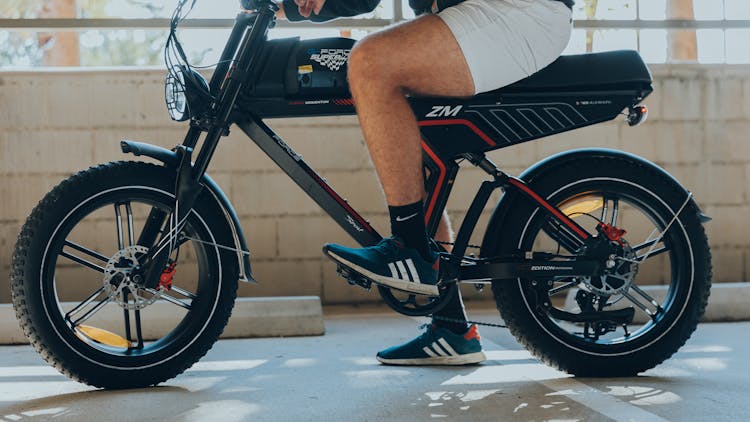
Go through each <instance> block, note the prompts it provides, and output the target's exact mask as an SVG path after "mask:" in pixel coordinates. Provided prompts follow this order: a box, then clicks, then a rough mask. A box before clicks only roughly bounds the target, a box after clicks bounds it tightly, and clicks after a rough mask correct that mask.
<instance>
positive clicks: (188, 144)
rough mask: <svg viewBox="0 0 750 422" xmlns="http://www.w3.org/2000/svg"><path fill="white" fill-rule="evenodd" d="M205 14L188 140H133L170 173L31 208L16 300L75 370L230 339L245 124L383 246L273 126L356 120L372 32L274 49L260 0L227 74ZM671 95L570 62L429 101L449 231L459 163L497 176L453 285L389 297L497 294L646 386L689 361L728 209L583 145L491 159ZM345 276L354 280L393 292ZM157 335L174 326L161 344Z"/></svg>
mask: <svg viewBox="0 0 750 422" xmlns="http://www.w3.org/2000/svg"><path fill="white" fill-rule="evenodd" d="M185 3H187V1H186V0H181V1H180V4H179V6H178V8H177V10H176V12H175V15H174V17H173V19H172V25H171V31H170V36H169V39H168V42H167V47H166V58H167V65H168V66H167V67H168V73H169V74H168V76H167V78H166V83H165V87H166V102H167V108H168V111H169V113H170V115H171V117H172V118H173V119H174V120H177V121H188V122H189V129H188V130H187V134H186V135H185V138H184V140H183V142H182V143H181V144H179V145H177V146H175V147H174V148H173V149H172V150H167V149H164V148H160V147H157V146H154V145H150V144H147V143H142V142H136V141H130V140H125V141H122V143H121V148H122V151H123V152H124V153H129V154H133V155H135V156H143V157H150V158H152V159H155V160H157V161H158V162H160V163H161V165H156V164H151V163H146V162H139V161H119V162H110V163H106V164H101V165H97V166H95V167H91V168H89V169H87V170H84V171H81V172H80V173H77V174H75V175H73V176H71V177H70V178H68V179H66V180H64V181H62V182H61V183H60V184H59V185H57V186H56V187H55V188H54V189H52V191H50V192H49V193H48V194H47V195H46V196H45V197H44V198H43V199H42V200H41V201H40V202H39V204H38V205H37V206H36V207H35V208H34V210H33V211H32V212H31V215H30V216H29V217H28V220H27V221H26V223H25V225H24V226H23V229H22V231H21V233H20V235H19V238H18V242H17V244H16V247H15V252H14V254H13V262H12V274H11V290H12V298H13V303H14V306H15V309H16V314H17V317H18V320H19V321H20V325H21V327H22V328H23V330H24V332H25V334H26V335H27V336H28V338H29V340H30V342H31V344H32V345H33V346H34V348H35V349H36V350H37V351H38V352H39V353H40V354H41V355H42V357H43V358H44V359H46V360H47V361H48V362H49V363H50V364H51V365H53V366H54V367H55V368H57V369H58V370H59V371H60V372H62V373H64V374H65V375H67V376H69V377H71V378H73V379H76V380H78V381H80V382H84V383H87V384H91V385H94V386H98V387H104V388H129V387H143V386H149V385H155V384H158V383H161V382H163V381H165V380H167V379H170V378H172V377H174V376H177V375H178V374H180V373H181V372H183V371H185V370H186V369H187V368H189V367H190V366H191V365H193V364H194V363H195V362H196V361H198V360H199V359H200V358H201V357H202V356H203V355H205V353H206V352H207V351H208V350H209V349H210V348H211V347H212V345H213V344H214V343H215V341H216V340H217V338H218V337H219V335H220V334H221V332H222V330H223V328H224V326H225V325H226V323H227V321H228V319H229V316H230V314H231V311H232V306H233V303H234V300H235V296H236V290H237V287H238V281H243V282H254V281H255V279H254V278H253V272H252V267H251V262H250V256H251V251H249V250H248V247H247V243H246V240H245V235H244V231H243V228H242V227H241V225H240V222H239V219H238V217H237V214H236V213H235V211H234V209H233V207H232V204H231V203H230V202H229V200H228V199H227V196H226V195H225V194H224V193H223V192H222V190H221V188H220V187H219V186H218V185H217V183H216V182H215V181H214V180H213V179H211V177H209V175H208V174H207V173H206V169H207V167H208V165H209V163H210V162H211V158H212V156H213V154H214V151H215V150H216V148H217V147H218V146H219V142H220V139H221V138H222V137H223V136H225V135H226V134H227V133H228V131H229V129H230V127H233V125H234V126H236V127H237V128H239V130H241V131H242V132H244V133H245V134H246V135H247V136H248V138H250V139H251V140H252V141H253V142H254V143H255V144H256V145H257V146H258V147H259V148H260V149H261V150H262V151H263V153H265V154H266V155H268V157H270V158H271V159H272V160H273V161H274V162H275V164H276V165H278V167H280V168H281V169H282V170H283V171H284V172H285V173H286V174H287V175H288V176H289V177H290V178H291V179H292V180H294V182H296V184H297V185H299V186H300V187H301V188H302V190H303V191H304V192H305V193H306V194H307V195H309V196H310V197H311V198H312V199H313V200H314V201H315V202H316V203H317V204H319V205H320V207H321V208H322V209H323V210H324V211H325V212H326V213H327V214H328V215H329V216H330V217H331V218H332V219H333V220H334V221H335V222H336V223H337V224H338V225H339V226H340V227H341V228H342V229H343V230H345V231H346V232H347V233H348V234H349V235H351V237H352V238H353V239H354V240H355V241H356V242H358V243H359V244H360V245H363V246H368V245H374V244H376V243H377V242H378V241H380V240H381V235H380V234H379V233H378V232H377V231H376V230H375V228H373V227H372V225H371V224H370V223H369V222H368V221H367V220H366V219H365V218H364V217H363V216H362V215H360V214H359V213H358V212H357V211H355V210H354V208H353V207H352V206H351V205H350V204H349V203H348V202H347V201H346V200H344V199H343V198H342V197H341V196H340V195H339V194H338V193H337V192H336V191H335V190H334V189H333V188H332V187H331V186H330V185H329V184H328V183H327V182H326V181H325V180H324V179H323V178H322V177H321V176H320V175H319V174H318V173H316V172H315V171H314V170H313V169H312V168H311V167H310V166H309V165H308V164H307V163H306V162H305V161H304V160H303V159H302V157H301V156H300V155H299V154H297V153H296V152H295V151H294V149H292V147H291V146H289V145H288V144H286V143H285V142H284V141H283V140H282V139H281V137H280V136H278V135H277V134H276V133H275V132H274V131H273V130H272V129H271V128H270V127H269V126H267V125H266V123H264V120H265V119H267V118H279V117H286V118H292V117H311V116H334V115H337V116H338V115H353V114H354V113H355V104H354V102H353V100H352V98H351V95H350V93H349V90H348V87H347V79H346V71H347V59H348V56H349V53H350V51H351V48H352V45H353V43H354V41H353V40H351V39H346V38H324V39H313V40H300V39H299V38H296V37H295V38H283V39H272V40H270V39H268V36H267V35H268V31H269V28H272V27H273V25H274V23H275V17H274V12H275V10H276V6H275V4H274V3H273V2H271V1H270V0H254V1H252V2H251V3H253V5H252V8H253V9H254V10H252V11H250V12H247V13H245V12H243V13H241V14H239V15H238V16H237V17H236V20H235V24H234V27H233V29H232V32H231V34H230V36H229V38H228V41H227V43H226V46H225V48H224V50H223V53H222V56H221V60H220V62H219V63H218V65H217V66H216V68H215V71H214V72H213V75H212V77H211V78H210V81H209V80H206V79H205V78H204V77H203V76H201V74H200V73H199V72H198V71H196V70H195V69H194V68H192V67H191V66H190V65H189V64H188V62H187V60H186V58H185V54H184V52H183V49H182V47H181V46H180V44H179V41H178V39H177V37H176V30H177V27H178V24H179V23H180V21H181V20H182V19H183V18H184V16H185V11H184V10H183V7H184V6H185ZM651 91H652V78H651V74H650V73H649V70H648V68H647V67H646V66H645V64H644V63H643V61H642V59H641V58H640V56H639V55H638V54H637V53H636V52H634V51H612V52H605V53H595V54H583V55H571V56H563V57H560V58H559V59H558V60H557V61H555V62H554V63H552V64H551V65H550V66H548V67H547V68H545V69H543V70H541V71H540V72H538V73H536V74H534V75H531V76H530V77H528V78H526V79H524V80H521V81H519V82H517V83H514V84H512V85H510V86H507V87H504V88H502V89H498V90H496V91H492V92H487V93H482V94H479V95H476V96H474V97H471V98H432V97H420V96H411V97H410V98H409V101H410V103H411V106H412V107H413V110H414V113H415V115H416V116H417V118H418V121H419V127H420V130H421V135H422V139H423V141H422V148H423V151H424V170H425V175H426V178H425V184H426V190H427V192H428V195H427V199H426V201H425V213H426V223H427V227H428V231H429V234H431V235H434V233H435V232H436V230H437V226H438V223H439V221H440V217H441V214H442V212H443V210H444V209H445V207H446V202H447V200H448V197H449V195H450V192H451V188H452V187H453V184H454V181H455V179H456V176H457V174H458V172H459V169H460V166H459V163H461V162H464V164H466V163H468V164H470V165H473V166H476V167H478V168H480V169H481V170H483V171H484V172H485V173H486V175H487V180H485V181H484V182H482V183H481V185H480V186H479V187H478V192H477V194H476V197H475V198H474V200H473V202H472V203H471V205H470V206H469V208H468V210H467V212H466V214H465V217H464V219H463V222H462V224H461V225H460V229H459V230H458V234H457V236H456V239H455V242H454V244H453V245H452V249H451V252H450V253H445V252H444V253H442V254H441V255H440V271H439V273H440V277H439V282H438V287H439V291H440V294H439V295H438V296H422V295H415V294H411V293H408V292H400V291H397V290H394V289H391V288H386V287H383V286H376V287H377V290H378V291H379V293H380V295H381V296H382V298H383V300H384V301H385V303H386V304H388V306H390V307H391V308H393V309H394V310H395V311H397V312H400V313H402V314H406V315H432V314H434V313H435V312H438V311H439V310H440V309H441V308H442V307H443V306H445V303H446V298H448V297H450V296H451V295H453V294H455V290H456V289H458V286H459V283H469V284H472V285H475V286H484V285H491V287H492V294H493V295H494V298H495V301H496V302H497V307H498V309H499V311H500V314H501V316H502V319H503V321H504V322H505V324H507V326H508V327H509V328H510V331H511V332H512V334H513V335H514V336H515V337H516V338H517V339H518V341H519V342H520V343H521V344H522V345H523V346H524V347H526V348H527V349H528V350H529V351H531V352H532V353H533V354H534V355H535V356H537V357H538V358H540V359H541V360H543V361H544V362H546V363H548V364H550V365H552V366H554V367H557V368H560V369H562V370H564V371H567V372H569V373H571V374H575V375H579V376H629V375H635V374H637V373H639V372H642V371H645V370H647V369H649V368H652V367H654V366H656V365H658V364H659V363H661V362H662V361H664V360H665V359H667V358H669V357H670V356H671V355H672V354H673V353H675V352H676V351H677V350H678V349H679V348H680V347H681V346H682V345H683V344H684V343H685V342H686V341H687V339H688V338H689V337H690V335H691V333H692V332H693V331H694V330H695V328H696V325H697V323H698V321H699V319H700V318H701V316H702V314H703V312H704V308H705V307H706V304H707V300H708V296H709V289H710V285H711V259H710V251H709V246H708V242H707V239H706V235H705V232H704V228H703V223H704V222H706V221H708V220H709V218H708V217H706V216H705V215H704V214H703V213H702V212H701V210H700V208H699V206H698V204H697V203H696V202H695V199H694V198H693V195H692V193H691V192H690V191H688V190H687V189H686V188H685V187H683V186H682V185H681V184H680V183H679V182H678V181H677V180H676V179H675V178H674V177H672V176H671V175H670V174H668V173H667V172H666V171H664V170H663V169H661V168H659V167H658V166H656V165H655V164H653V163H651V162H649V161H647V160H646V159H643V158H641V157H637V156H635V155H632V154H629V153H625V152H621V151H616V150H611V149H601V148H588V149H578V150H574V151H567V152H563V153H560V154H557V155H554V156H551V157H549V158H547V159H544V160H542V161H541V162H539V163H537V164H535V165H533V166H532V167H531V168H529V169H528V170H526V171H524V172H523V173H522V174H521V175H520V176H517V177H515V176H512V175H509V174H507V173H505V172H503V171H502V170H501V169H500V168H498V167H497V166H496V165H495V164H494V163H493V162H492V161H491V160H490V159H488V158H487V155H486V153H487V152H489V151H493V150H497V149H500V148H504V147H508V146H511V145H516V144H519V143H522V142H528V141H532V140H537V139H540V138H543V137H547V136H549V135H554V134H557V133H561V132H566V131H570V130H573V129H578V128H582V127H586V126H590V125H593V124H597V123H600V122H605V121H609V120H612V119H614V118H616V117H618V116H621V115H622V114H625V118H626V119H627V122H628V123H629V124H630V125H631V126H633V125H637V124H640V123H641V122H642V121H643V120H644V119H645V118H646V116H647V110H646V107H645V106H643V105H640V103H641V101H642V100H643V99H644V98H645V97H647V96H648V95H649V94H650V93H651ZM654 142H658V140H654ZM199 146H200V147H199ZM498 189H500V190H502V192H503V194H502V197H501V199H500V200H499V201H498V202H497V204H496V205H495V208H494V212H493V214H492V216H491V218H490V221H489V224H488V226H487V229H486V231H485V233H484V236H483V240H482V242H481V245H471V244H470V243H469V239H470V238H471V235H472V233H473V232H474V229H475V227H476V225H477V221H478V220H479V217H480V213H481V212H482V210H483V209H484V208H485V206H486V204H487V203H488V201H489V200H490V197H491V195H492V193H493V192H495V191H496V190H498ZM269 200H270V199H269ZM89 239H93V240H89ZM434 246H435V247H436V248H440V246H441V245H437V244H436V245H434ZM472 248H476V249H478V253H472V252H469V250H470V249H472ZM178 270H179V271H178ZM339 270H340V273H341V275H343V276H344V277H345V278H346V279H347V280H348V281H349V283H350V284H352V285H355V286H361V287H364V288H368V289H369V288H371V287H372V285H373V282H372V281H371V280H369V279H367V278H366V277H363V276H362V275H360V274H356V273H354V272H352V271H351V270H347V269H345V268H339ZM71 272H74V274H75V275H74V276H71V275H70V274H71ZM652 284H659V285H661V290H658V291H657V290H654V289H653V288H651V287H648V286H647V285H652ZM344 285H346V284H345V283H342V286H344ZM659 292H661V293H659ZM657 293H658V294H657ZM164 304H167V305H169V306H172V307H173V312H174V314H175V317H176V320H178V321H179V322H177V323H176V324H174V325H173V326H169V327H163V326H164V325H165V322H164V321H162V320H160V319H159V318H158V317H150V316H149V310H150V309H153V308H154V307H156V306H160V305H164ZM106 315H109V316H110V317H111V316H112V315H114V316H115V317H117V318H119V322H118V326H117V327H115V328H111V327H110V328H107V327H108V326H105V325H104V323H102V324H99V323H97V320H104V316H106ZM157 325H158V326H160V327H162V328H163V329H162V330H161V331H159V332H158V333H156V334H154V333H152V332H151V331H153V330H151V329H152V328H153V327H155V326H157Z"/></svg>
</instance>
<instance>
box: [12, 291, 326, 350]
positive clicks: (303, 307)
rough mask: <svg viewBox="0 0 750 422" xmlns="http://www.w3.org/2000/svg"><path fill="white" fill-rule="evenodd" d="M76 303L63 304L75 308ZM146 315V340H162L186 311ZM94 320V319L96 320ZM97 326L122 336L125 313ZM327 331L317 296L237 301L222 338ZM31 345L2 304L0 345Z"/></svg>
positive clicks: (103, 317) (161, 309) (106, 316)
mask: <svg viewBox="0 0 750 422" xmlns="http://www.w3.org/2000/svg"><path fill="white" fill-rule="evenodd" d="M72 306H75V304H67V303H66V304H63V307H64V308H67V309H69V308H72ZM147 311H148V312H146V311H144V312H143V324H142V327H143V337H144V338H145V339H155V338H160V337H162V336H163V335H164V334H166V332H167V331H168V330H171V329H173V328H174V327H175V325H177V322H178V319H181V318H182V317H183V315H184V312H183V311H181V310H180V309H179V308H176V307H175V305H172V304H170V303H166V302H163V301H160V302H157V303H154V304H153V305H151V306H149V307H148V308H147ZM92 321H93V320H92ZM95 321H96V324H95V325H96V326H97V327H98V328H103V329H105V330H109V331H113V332H117V333H120V332H122V330H123V328H122V326H123V314H122V310H121V308H119V307H116V306H107V307H105V308H103V309H102V310H101V311H100V312H99V313H97V315H96V320H95ZM324 332H325V328H324V326H323V311H322V308H321V305H320V298H319V297H317V296H291V297H262V298H237V300H236V302H235V304H234V310H233V311H232V317H231V318H230V319H229V324H227V326H226V328H225V329H224V333H223V334H222V335H221V338H238V337H243V338H246V337H291V336H316V335H322V334H323V333H324ZM23 343H28V340H27V339H26V336H24V335H23V331H21V328H20V327H19V325H18V321H17V320H16V314H15V311H14V310H13V305H12V304H2V305H0V344H23Z"/></svg>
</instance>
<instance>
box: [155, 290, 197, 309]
mask: <svg viewBox="0 0 750 422" xmlns="http://www.w3.org/2000/svg"><path fill="white" fill-rule="evenodd" d="M149 292H151V293H153V292H152V291H151V289H149ZM159 297H160V298H161V299H164V300H166V301H167V302H169V303H172V304H175V305H177V306H181V307H183V308H185V309H187V310H190V309H192V308H193V306H192V304H189V303H185V302H184V301H182V300H180V299H177V298H174V297H172V296H169V295H161V296H159Z"/></svg>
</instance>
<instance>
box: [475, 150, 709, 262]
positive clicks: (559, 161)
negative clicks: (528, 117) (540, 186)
mask: <svg viewBox="0 0 750 422" xmlns="http://www.w3.org/2000/svg"><path fill="white" fill-rule="evenodd" d="M591 157H611V158H619V159H624V160H628V161H632V162H636V163H638V164H640V165H643V166H646V167H650V168H652V169H654V170H655V171H657V172H659V173H661V175H662V176H663V177H664V178H665V179H667V180H670V181H671V182H672V183H673V184H674V186H675V187H676V188H677V189H679V190H681V191H682V192H684V193H685V195H688V193H689V192H688V190H687V189H685V187H683V186H682V185H681V184H680V182H679V181H677V179H675V178H674V176H672V175H671V174H669V173H667V172H666V171H665V170H664V169H662V168H661V167H659V166H657V165H656V164H654V163H652V162H651V161H649V160H646V159H645V158H642V157H639V156H637V155H635V154H631V153H629V152H625V151H619V150H614V149H608V148H583V149H575V150H570V151H564V152H561V153H559V154H555V155H552V156H550V157H547V158H545V159H544V160H541V161H539V162H537V163H536V164H534V165H532V166H531V167H529V168H528V169H526V170H525V171H524V172H523V173H521V175H520V176H519V178H520V179H521V180H523V181H524V182H525V183H526V184H529V185H533V183H534V180H536V179H537V178H539V177H542V176H544V175H545V174H546V173H547V172H549V171H552V170H554V168H556V167H558V166H561V165H565V164H567V163H569V162H571V161H575V160H581V159H583V158H591ZM522 198H523V197H522V195H520V194H519V193H518V192H515V191H506V192H505V193H504V194H503V196H502V197H501V198H500V201H498V204H497V206H496V207H495V210H494V211H493V213H492V216H491V217H490V221H489V223H488V225H487V231H486V232H485V235H484V239H483V240H482V251H490V250H494V249H495V242H496V241H497V238H498V233H502V231H501V230H502V225H503V223H504V221H505V216H506V215H507V214H508V211H509V210H510V209H512V208H513V207H514V205H515V204H516V201H519V200H524V199H522ZM695 206H696V208H698V204H695ZM698 209H699V213H700V220H701V222H702V223H706V222H708V221H710V220H711V218H710V217H708V216H706V215H705V214H703V213H702V212H700V208H698Z"/></svg>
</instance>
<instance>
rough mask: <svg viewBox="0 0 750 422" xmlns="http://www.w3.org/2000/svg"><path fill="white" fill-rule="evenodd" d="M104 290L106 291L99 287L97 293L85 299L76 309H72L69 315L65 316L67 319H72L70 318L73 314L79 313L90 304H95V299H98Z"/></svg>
mask: <svg viewBox="0 0 750 422" xmlns="http://www.w3.org/2000/svg"><path fill="white" fill-rule="evenodd" d="M103 290H104V287H99V288H98V289H96V291H94V293H91V295H89V297H87V298H86V299H84V300H83V302H81V303H79V304H78V305H76V307H75V308H73V309H71V310H70V311H69V312H68V313H67V314H65V319H70V317H71V316H72V315H73V314H76V313H78V311H79V310H80V309H81V308H83V307H85V306H87V305H88V304H89V303H91V302H93V301H94V299H96V297H97V296H99V294H100V293H101V292H102V291H103Z"/></svg>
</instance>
